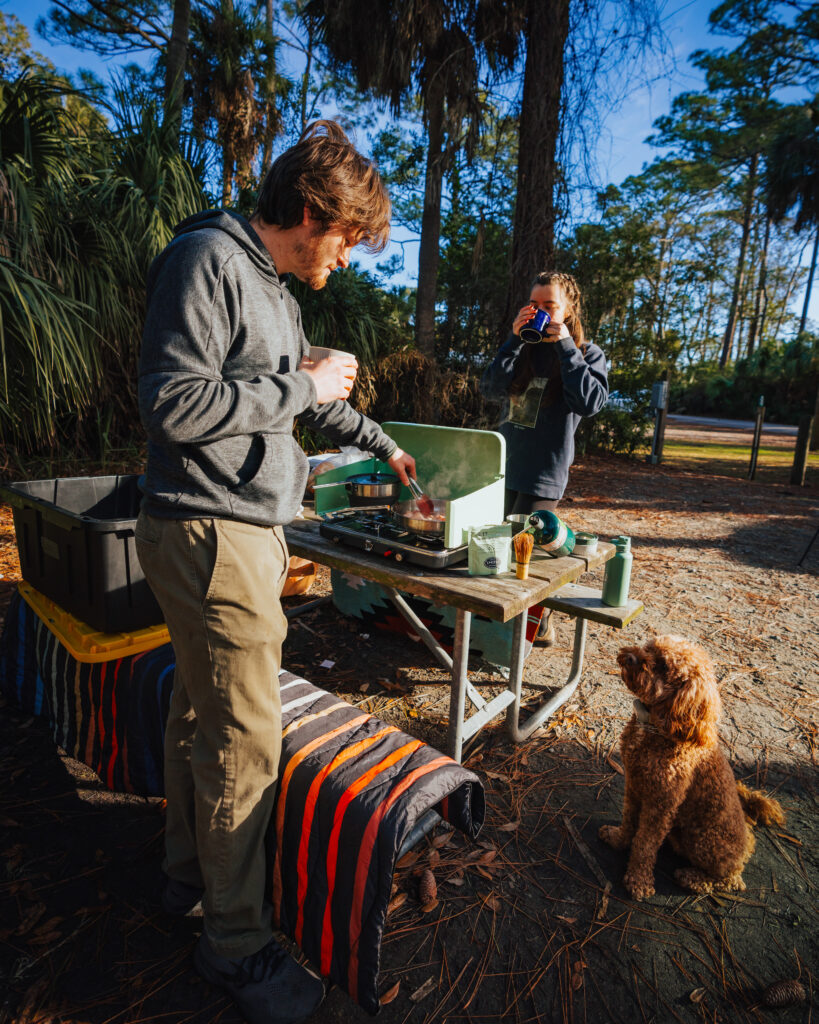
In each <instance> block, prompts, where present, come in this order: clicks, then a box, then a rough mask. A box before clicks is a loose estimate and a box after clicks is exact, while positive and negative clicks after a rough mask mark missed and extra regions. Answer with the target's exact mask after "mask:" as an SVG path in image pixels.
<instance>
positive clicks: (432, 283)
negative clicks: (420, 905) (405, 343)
mask: <svg viewBox="0 0 819 1024" xmlns="http://www.w3.org/2000/svg"><path fill="white" fill-rule="evenodd" d="M429 81H430V85H429V87H428V88H427V91H426V95H425V97H424V105H425V108H426V124H427V136H428V141H427V167H426V177H425V181H424V209H423V213H422V215H421V243H420V247H419V253H418V291H417V293H416V298H415V344H416V345H417V347H418V351H419V352H421V353H423V354H424V355H425V356H429V358H430V359H434V358H435V300H436V292H437V284H438V262H439V258H440V249H439V247H440V243H441V185H442V182H443V177H444V93H443V89H442V88H441V86H440V85H439V83H438V76H436V75H435V74H434V72H433V73H432V74H431V75H430V77H429Z"/></svg>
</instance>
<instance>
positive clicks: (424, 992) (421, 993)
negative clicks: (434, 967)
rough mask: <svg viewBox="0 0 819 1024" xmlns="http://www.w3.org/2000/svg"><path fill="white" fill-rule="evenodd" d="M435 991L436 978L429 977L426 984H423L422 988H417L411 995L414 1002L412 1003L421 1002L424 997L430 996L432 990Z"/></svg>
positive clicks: (411, 1000)
mask: <svg viewBox="0 0 819 1024" xmlns="http://www.w3.org/2000/svg"><path fill="white" fill-rule="evenodd" d="M434 991H435V979H434V978H427V980H426V981H425V982H424V984H423V985H421V987H420V988H417V989H416V990H415V991H414V992H413V993H412V995H411V996H410V1002H412V1003H420V1002H421V1000H422V999H424V998H425V997H426V996H428V995H429V994H430V992H434Z"/></svg>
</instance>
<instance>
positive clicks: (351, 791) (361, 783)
mask: <svg viewBox="0 0 819 1024" xmlns="http://www.w3.org/2000/svg"><path fill="white" fill-rule="evenodd" d="M420 746H423V744H422V743H421V741H420V740H412V742H410V743H405V744H404V746H403V747H399V748H398V750H394V751H393V752H392V753H391V754H388V755H387V756H386V757H385V758H384V759H383V760H381V761H379V762H378V764H376V765H373V767H372V768H370V769H369V770H368V771H366V772H364V774H363V775H361V776H359V778H357V779H356V780H355V782H354V783H352V785H350V786H348V787H347V789H346V790H345V791H344V793H343V794H342V795H341V798H340V800H339V801H338V805H337V806H336V811H335V814H334V816H333V828H332V830H331V832H330V841H329V843H328V844H327V901H326V903H325V904H324V919H323V922H322V926H321V973H322V974H323V975H325V976H326V975H328V974H329V973H330V961H331V960H332V957H333V920H332V914H331V912H330V908H331V906H332V902H333V889H334V888H335V882H336V865H337V863H338V838H339V835H340V833H341V826H342V823H343V821H344V814H345V812H346V810H347V808H348V807H349V805H350V804H351V803H352V801H353V800H354V799H355V798H356V796H358V794H359V793H360V792H361V790H362V789H364V788H365V787H366V786H367V785H369V783H370V782H372V780H373V779H374V778H375V777H376V776H377V775H380V774H381V772H383V771H386V770H387V768H391V767H392V766H393V765H394V764H397V763H398V761H400V760H401V759H402V758H404V757H409V756H410V754H414V753H415V751H416V750H417V749H418V748H419V747H420Z"/></svg>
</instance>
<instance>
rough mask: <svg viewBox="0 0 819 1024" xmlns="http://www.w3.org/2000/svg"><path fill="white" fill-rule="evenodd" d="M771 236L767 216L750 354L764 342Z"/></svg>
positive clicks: (760, 259) (750, 335)
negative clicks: (763, 330) (763, 329)
mask: <svg viewBox="0 0 819 1024" xmlns="http://www.w3.org/2000/svg"><path fill="white" fill-rule="evenodd" d="M770 238H771V218H770V217H766V218H765V237H764V239H763V242H762V252H761V254H760V257H759V278H758V279H757V283H756V294H755V296H754V315H753V319H752V320H751V329H750V331H749V332H748V355H749V356H750V355H752V354H753V351H754V349H755V347H756V345H757V342H759V344H760V345H761V344H762V327H763V325H764V322H765V312H766V310H767V306H768V293H767V290H766V284H767V278H768V244H769V243H770Z"/></svg>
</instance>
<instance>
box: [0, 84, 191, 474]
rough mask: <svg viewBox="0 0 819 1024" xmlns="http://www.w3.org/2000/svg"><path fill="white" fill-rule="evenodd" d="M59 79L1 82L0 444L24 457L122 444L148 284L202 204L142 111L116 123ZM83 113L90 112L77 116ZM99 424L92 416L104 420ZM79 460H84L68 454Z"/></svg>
mask: <svg viewBox="0 0 819 1024" xmlns="http://www.w3.org/2000/svg"><path fill="white" fill-rule="evenodd" d="M70 95H71V94H70V91H69V90H68V89H67V88H66V87H65V85H64V83H60V82H59V81H58V80H55V79H53V78H49V77H45V76H38V75H33V74H28V75H24V76H22V77H21V78H19V79H17V80H16V81H14V82H3V81H0V442H2V445H3V447H4V448H5V449H6V453H7V454H8V453H9V452H16V453H19V454H21V455H25V454H26V453H29V452H33V451H35V450H42V449H44V448H52V449H53V448H56V447H58V446H61V445H62V446H65V445H68V446H69V447H72V448H74V449H76V447H77V446H78V445H79V446H80V447H82V446H83V445H85V446H89V447H90V448H91V450H92V451H93V452H94V453H95V454H96V453H97V452H98V451H99V447H98V445H100V444H101V443H102V441H103V439H102V438H100V437H99V436H95V435H97V434H98V433H99V430H100V424H101V423H104V424H105V431H106V434H107V435H108V439H109V440H110V439H113V438H120V439H126V438H128V437H129V435H131V433H132V431H133V429H134V427H135V425H136V404H135V398H134V396H135V371H136V357H137V353H138V349H139V340H140V334H141V325H142V319H143V315H144V280H145V273H146V271H147V268H148V265H149V264H150V261H151V259H152V258H153V256H154V255H156V253H158V252H159V251H160V250H161V249H162V248H163V247H164V245H165V244H167V242H168V240H169V239H170V237H171V233H172V229H173V226H174V225H175V224H176V223H178V221H180V220H182V219H183V218H184V217H186V216H188V215H189V214H191V213H193V212H195V211H196V210H198V209H201V208H202V206H204V205H206V201H205V199H204V196H203V193H202V190H201V188H200V186H199V184H198V181H197V176H196V174H195V172H194V170H193V169H192V167H191V165H190V164H189V163H188V162H187V161H186V160H184V159H183V158H182V157H181V156H180V155H179V153H178V151H177V150H176V149H175V148H174V145H173V142H172V140H171V137H170V136H168V135H167V133H165V132H163V129H162V127H161V126H160V124H159V120H158V117H157V114H156V111H155V110H154V109H152V108H151V107H150V106H147V107H145V108H144V109H142V110H139V111H134V110H128V109H127V107H125V106H123V105H121V106H120V109H119V111H118V114H117V116H115V118H114V121H115V125H116V126H115V127H114V128H112V127H110V126H109V125H108V123H107V122H106V121H105V120H103V118H102V117H100V116H99V115H96V116H92V117H89V116H84V117H82V118H81V119H77V118H75V117H74V116H73V115H72V114H71V113H69V109H71V108H76V106H77V98H76V96H73V97H72V103H71V104H69V103H68V102H67V99H68V98H69V96H70ZM86 114H87V112H86ZM101 411H102V412H103V415H102V416H101V415H100V412H101ZM78 454H81V452H78Z"/></svg>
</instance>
